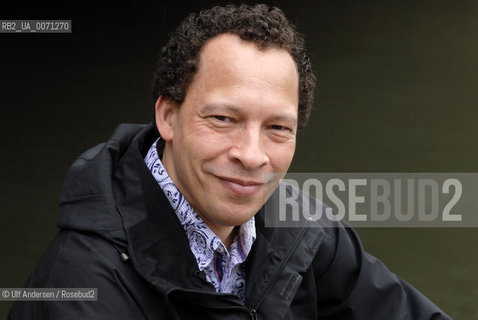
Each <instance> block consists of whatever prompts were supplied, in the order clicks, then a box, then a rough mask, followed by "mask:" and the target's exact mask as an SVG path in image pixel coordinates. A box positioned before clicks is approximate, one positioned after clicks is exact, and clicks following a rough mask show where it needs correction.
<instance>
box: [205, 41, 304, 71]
mask: <svg viewBox="0 0 478 320" xmlns="http://www.w3.org/2000/svg"><path fill="white" fill-rule="evenodd" d="M246 53H248V54H246ZM266 56H268V58H269V59H273V58H277V57H278V56H282V57H287V59H289V60H290V62H292V63H293V64H294V65H295V61H294V59H293V58H292V55H290V53H289V52H288V51H287V50H286V49H283V48H279V47H276V46H270V47H264V46H259V45H258V44H257V43H255V42H254V41H252V40H243V39H241V38H240V37H239V36H238V35H236V34H233V33H222V34H219V35H217V36H215V37H213V38H211V39H209V40H208V41H207V42H206V43H205V45H204V46H203V48H202V49H201V52H200V54H199V62H200V63H199V65H200V66H201V64H202V63H205V62H209V63H211V62H212V63H214V64H219V65H220V64H230V62H231V61H238V60H239V61H240V60H247V58H260V57H266ZM244 67H246V66H244Z"/></svg>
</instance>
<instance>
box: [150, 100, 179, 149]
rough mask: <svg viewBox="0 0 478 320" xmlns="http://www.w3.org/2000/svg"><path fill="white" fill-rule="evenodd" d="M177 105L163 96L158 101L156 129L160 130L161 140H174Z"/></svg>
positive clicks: (156, 105)
mask: <svg viewBox="0 0 478 320" xmlns="http://www.w3.org/2000/svg"><path fill="white" fill-rule="evenodd" d="M176 108H177V107H176V104H175V103H174V102H172V101H170V100H169V99H165V98H163V97H162V96H160V97H159V98H158V100H156V104H155V106H154V109H155V119H156V127H157V128H158V131H159V134H160V135H161V138H162V139H164V140H165V141H170V140H172V139H173V133H174V116H175V113H176V111H177V110H176Z"/></svg>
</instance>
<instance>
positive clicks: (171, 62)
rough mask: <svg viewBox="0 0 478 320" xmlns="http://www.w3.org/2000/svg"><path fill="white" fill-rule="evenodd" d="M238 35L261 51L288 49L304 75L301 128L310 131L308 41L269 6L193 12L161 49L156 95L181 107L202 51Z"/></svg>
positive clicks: (311, 91) (311, 97) (311, 94)
mask: <svg viewBox="0 0 478 320" xmlns="http://www.w3.org/2000/svg"><path fill="white" fill-rule="evenodd" d="M223 33H232V34H235V35H237V36H239V37H240V38H241V39H243V40H246V41H252V42H254V43H255V44H256V45H257V46H258V47H259V48H272V47H275V48H280V49H285V50H287V52H289V54H290V55H291V56H292V58H293V59H294V61H295V63H296V65H297V69H298V72H299V114H298V127H299V128H303V127H305V125H306V123H307V121H308V119H309V116H310V112H311V109H312V103H313V100H314V87H315V76H314V74H313V73H312V66H311V63H310V60H309V58H308V57H307V55H306V51H305V48H304V40H303V37H302V36H301V35H300V34H299V33H298V32H297V31H296V29H295V27H294V25H292V24H291V23H290V22H289V21H288V20H287V18H286V17H285V15H284V13H283V12H282V10H281V9H279V8H276V7H269V6H267V5H265V4H258V5H254V6H249V5H245V4H242V5H239V6H236V5H227V6H224V7H219V6H217V7H213V8H211V9H208V10H204V11H201V12H199V13H192V14H190V15H189V16H188V17H187V18H186V19H185V20H184V21H183V22H182V23H181V24H180V25H179V27H178V28H177V29H176V31H175V32H174V33H173V34H172V35H171V37H170V39H169V41H168V42H167V43H166V45H165V46H164V47H163V49H162V50H161V54H160V57H159V60H158V64H157V68H156V72H155V75H154V83H153V97H154V99H155V100H156V99H158V97H159V96H163V97H164V98H166V99H170V100H171V101H174V102H175V103H176V104H178V105H180V104H181V103H182V102H183V101H184V98H185V95H186V91H187V88H188V86H189V84H190V82H191V81H192V78H193V76H194V74H195V73H196V71H197V69H198V65H199V54H200V51H201V48H202V47H203V46H204V45H205V44H206V42H207V41H208V40H210V39H211V38H213V37H215V36H217V35H219V34H223Z"/></svg>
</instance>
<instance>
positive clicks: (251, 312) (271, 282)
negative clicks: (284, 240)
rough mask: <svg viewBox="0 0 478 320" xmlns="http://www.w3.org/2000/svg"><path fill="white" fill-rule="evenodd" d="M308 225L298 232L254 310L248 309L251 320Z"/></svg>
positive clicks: (255, 317)
mask: <svg viewBox="0 0 478 320" xmlns="http://www.w3.org/2000/svg"><path fill="white" fill-rule="evenodd" d="M308 225H309V221H307V224H306V225H305V226H304V228H303V229H302V230H301V232H300V235H299V236H298V237H297V239H296V241H295V243H294V246H293V247H292V248H291V249H290V250H289V252H287V256H286V257H285V259H284V261H283V262H282V263H281V265H280V266H279V269H277V272H276V273H275V274H274V277H272V281H270V283H269V286H268V287H267V289H266V291H264V294H263V295H262V296H261V298H260V299H259V301H258V302H257V303H256V305H255V307H254V308H251V309H249V310H250V315H251V319H252V320H257V309H259V306H260V305H261V303H262V302H263V301H264V299H265V298H266V296H267V294H268V293H269V291H270V290H271V289H272V287H273V286H274V284H275V280H276V279H277V277H278V276H279V274H280V273H281V271H282V269H284V266H285V264H286V263H287V261H289V258H290V256H291V255H292V253H293V252H294V251H295V249H296V248H297V246H298V245H299V243H300V241H301V240H302V238H303V236H304V234H305V232H306V231H307V227H308Z"/></svg>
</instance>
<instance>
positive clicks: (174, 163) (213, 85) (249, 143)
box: [156, 34, 298, 231]
mask: <svg viewBox="0 0 478 320" xmlns="http://www.w3.org/2000/svg"><path fill="white" fill-rule="evenodd" d="M156 112H157V115H156V119H157V126H158V128H159V131H160V133H161V136H162V137H163V139H165V140H166V147H165V151H164V154H163V159H162V160H163V163H164V165H165V167H166V170H167V171H168V173H169V175H170V176H171V178H172V180H173V181H174V183H175V184H176V186H177V187H178V189H179V190H180V191H181V193H182V194H183V195H184V196H185V197H186V199H187V200H188V202H189V203H190V204H191V205H192V206H193V207H194V209H195V210H196V211H197V213H198V214H199V215H200V216H201V217H202V218H203V220H204V221H205V222H206V224H207V225H208V226H209V227H210V228H211V229H212V230H213V231H217V230H218V229H219V228H223V227H226V226H229V227H230V226H237V225H241V224H243V223H244V222H246V221H248V220H249V219H250V218H251V217H252V216H253V215H254V214H255V213H257V211H258V210H259V209H260V208H261V207H262V205H263V204H264V203H265V201H266V200H267V199H268V198H269V196H270V195H271V194H272V192H273V191H274V189H275V188H276V187H277V185H278V183H279V179H280V178H282V177H283V175H284V174H285V172H286V171H287V169H288V168H289V165H290V163H291V161H292V157H293V155H294V151H295V141H296V128H297V113H298V73H297V68H296V65H295V63H294V61H293V59H292V57H291V56H290V54H289V53H288V52H287V51H285V50H282V49H276V48H273V49H265V50H260V49H259V48H258V47H257V46H256V45H255V44H253V43H251V42H246V41H243V40H241V39H240V38H239V37H237V36H235V35H231V34H223V35H219V36H217V37H215V38H213V39H211V40H210V41H209V42H208V43H207V44H206V45H205V46H204V47H203V49H202V51H201V54H200V63H199V69H198V71H197V73H196V74H195V76H194V78H193V80H192V82H191V84H190V85H189V87H188V90H187V94H186V97H185V100H184V102H183V103H182V104H181V105H180V106H174V105H173V104H172V103H171V102H169V101H167V100H163V99H161V98H160V99H159V100H158V102H157V104H156Z"/></svg>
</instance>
